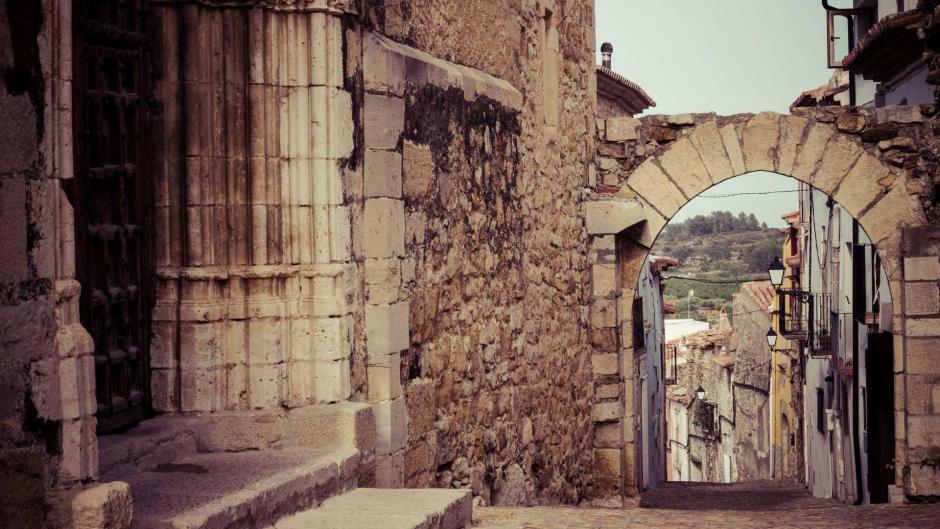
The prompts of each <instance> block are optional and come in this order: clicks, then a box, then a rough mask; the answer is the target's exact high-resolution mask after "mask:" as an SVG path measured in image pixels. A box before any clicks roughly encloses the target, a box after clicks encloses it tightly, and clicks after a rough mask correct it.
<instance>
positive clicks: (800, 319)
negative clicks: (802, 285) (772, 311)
mask: <svg viewBox="0 0 940 529" xmlns="http://www.w3.org/2000/svg"><path fill="white" fill-rule="evenodd" d="M800 294H802V291H800V290H798V289H786V288H782V289H779V290H778V291H777V303H778V306H777V318H778V320H777V322H778V327H779V331H780V335H781V336H783V337H784V338H786V339H787V340H805V339H806V338H807V337H808V336H809V321H808V319H807V310H806V308H805V305H804V303H803V302H802V301H801V300H800V298H801V296H800Z"/></svg>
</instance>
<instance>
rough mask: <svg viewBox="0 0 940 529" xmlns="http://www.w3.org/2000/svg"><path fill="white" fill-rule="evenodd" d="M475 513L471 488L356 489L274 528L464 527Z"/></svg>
mask: <svg viewBox="0 0 940 529" xmlns="http://www.w3.org/2000/svg"><path fill="white" fill-rule="evenodd" d="M416 504H417V505H416ZM472 515H473V495H472V493H471V491H470V490H469V489H373V488H357V489H355V490H352V491H348V492H346V493H344V494H342V495H339V496H336V497H334V498H331V499H330V500H327V501H325V502H323V504H322V505H321V506H320V507H318V508H315V509H308V510H305V511H303V512H300V513H297V514H294V515H292V516H288V517H285V518H282V519H280V520H278V521H277V523H276V524H274V525H272V526H271V527H276V528H277V529H312V528H314V527H317V528H323V529H334V528H339V527H344V528H345V527H350V528H352V527H355V528H356V529H388V528H390V527H394V528H395V529H406V528H407V529H465V528H469V527H470V526H471V521H472ZM396 522H397V523H396Z"/></svg>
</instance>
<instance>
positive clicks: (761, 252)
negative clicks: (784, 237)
mask: <svg viewBox="0 0 940 529" xmlns="http://www.w3.org/2000/svg"><path fill="white" fill-rule="evenodd" d="M781 251H782V250H781V248H780V240H779V239H778V238H777V237H774V238H770V239H764V240H762V241H759V242H756V243H754V244H752V245H750V246H748V247H747V248H745V249H744V251H743V252H741V259H742V260H743V261H744V262H745V263H746V264H747V266H748V269H749V270H750V271H751V272H764V271H766V270H767V265H768V264H769V263H770V262H771V261H773V259H774V257H779V256H780V253H781Z"/></svg>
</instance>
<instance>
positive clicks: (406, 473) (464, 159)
mask: <svg viewBox="0 0 940 529" xmlns="http://www.w3.org/2000/svg"><path fill="white" fill-rule="evenodd" d="M364 20H365V25H366V26H367V27H371V28H373V29H375V30H378V31H381V32H382V33H383V34H384V36H383V37H375V38H376V39H377V40H376V41H371V40H370V38H372V37H369V36H368V35H366V36H365V37H364V41H365V54H364V61H363V71H364V74H365V75H364V77H365V108H366V118H365V130H366V151H365V152H366V164H365V165H366V168H365V177H364V180H365V182H366V185H367V187H368V184H369V182H370V180H371V179H372V178H373V175H375V176H378V177H379V178H380V179H381V182H391V183H392V184H391V185H390V186H385V184H382V185H378V184H377V188H376V189H377V190H373V191H367V192H365V194H364V203H365V209H366V214H364V215H363V218H362V220H363V223H364V224H363V226H364V228H363V230H364V237H366V241H368V237H370V236H371V233H372V232H371V231H370V228H369V227H368V226H369V223H370V222H371V221H370V219H369V218H368V209H369V208H370V203H371V204H373V205H374V206H378V205H379V204H383V206H382V207H387V208H389V215H388V216H387V218H389V219H392V220H391V221H390V223H391V225H392V226H394V227H392V228H388V231H391V232H394V233H393V235H394V240H395V241H396V244H398V243H397V241H399V240H400V241H401V243H400V244H401V245H400V246H396V247H395V248H394V250H393V251H392V252H391V253H390V254H388V255H382V256H375V258H374V259H373V257H372V256H369V255H366V256H365V263H366V278H365V289H366V291H367V293H366V295H365V299H366V311H367V313H366V327H367V333H366V334H367V344H366V350H367V351H368V354H367V359H366V363H367V369H368V370H369V373H368V377H367V378H368V388H369V390H368V398H369V399H370V400H374V401H375V402H376V404H375V405H376V406H383V407H384V406H388V407H389V408H390V417H391V419H390V421H389V425H390V427H389V440H390V444H389V445H388V446H386V447H385V453H380V454H379V456H378V461H379V474H380V475H381V474H383V468H384V469H385V470H387V472H385V473H384V474H385V475H386V476H387V477H388V478H389V480H390V481H389V483H397V482H399V481H402V482H404V483H405V484H406V485H408V486H429V485H434V486H471V487H472V488H473V490H474V493H475V494H476V495H478V496H479V497H481V498H482V499H483V501H486V502H488V503H496V504H526V503H532V502H554V501H568V502H574V501H577V500H579V499H580V498H583V497H585V496H586V495H587V494H588V493H589V492H590V490H591V475H592V472H591V466H592V460H591V450H590V447H591V437H590V434H591V431H592V429H591V422H590V421H591V408H590V404H591V397H592V395H591V389H592V388H591V386H590V384H589V383H588V382H589V379H590V373H591V363H590V356H589V348H588V346H587V334H586V322H587V311H586V306H585V304H586V300H585V292H586V288H587V276H586V274H585V272H584V271H585V267H586V266H585V264H586V261H585V254H586V249H585V246H584V236H583V221H582V219H581V215H580V211H579V195H580V189H581V186H582V185H583V183H584V178H585V175H586V169H585V168H586V166H587V161H588V160H589V158H590V156H591V150H590V149H591V148H592V146H591V135H590V132H591V129H590V127H593V118H591V120H585V115H586V114H591V115H592V114H593V110H592V108H593V98H592V96H591V94H592V93H593V90H592V87H593V84H592V83H593V56H592V55H591V50H592V48H593V10H592V8H591V6H590V5H572V4H570V3H565V4H561V3H559V4H557V5H556V4H555V3H554V2H535V1H533V2H523V3H521V4H518V3H508V2H498V3H492V2H482V1H480V2H469V3H462V4H454V3H452V2H441V1H428V2H415V1H412V2H367V3H366V11H365V14H364ZM484 26H485V27H490V28H492V31H502V33H501V42H502V43H503V44H501V48H502V49H504V50H506V51H505V53H493V48H492V41H491V40H490V39H488V38H482V37H481V35H480V33H479V28H480V27H484ZM376 46H378V48H379V49H380V50H381V51H380V53H373V51H371V50H372V49H373V47H376ZM444 59H446V60H444ZM552 73H553V74H554V77H552ZM370 101H371V102H372V103H370ZM370 104H377V105H378V104H382V105H393V106H394V107H395V108H399V109H401V110H400V112H401V121H398V122H396V123H395V125H394V127H393V129H392V130H393V131H395V130H397V131H400V137H399V135H396V134H394V133H393V134H392V136H394V137H389V138H388V141H387V142H386V143H384V144H383V145H379V144H375V145H370V144H369V126H370V120H369V105H370ZM553 105H554V106H553ZM552 109H554V114H553V112H552ZM396 112H398V110H396ZM396 119H397V118H396ZM370 156H374V157H376V159H377V163H376V166H375V167H376V169H370V163H369V157H370ZM379 157H382V158H383V159H384V160H386V161H381V160H378V158H379ZM399 164H400V165H399ZM378 167H383V169H382V171H381V175H380V171H379V169H378ZM398 167H401V171H400V172H399V170H398ZM386 169H387V170H386ZM399 181H400V183H399ZM379 188H381V189H379ZM402 218H403V219H404V222H403V223H402V224H401V225H399V224H398V223H399V222H400V221H401V219H402ZM357 222H358V221H357V217H356V215H355V214H354V216H353V231H354V233H356V230H357V228H356V226H357ZM399 237H400V238H399ZM355 238H356V237H355V236H354V239H355ZM355 244H356V243H355V242H354V247H355ZM368 247H369V244H368V242H367V243H366V244H365V245H364V246H363V248H364V249H367V248H368ZM371 267H374V268H371ZM370 269H373V270H374V274H372V273H371V272H370ZM388 284H391V285H393V287H392V288H391V289H390V290H387V289H385V287H384V286H383V285H388ZM373 306H374V308H373ZM370 311H382V312H385V311H401V314H397V313H396V314H395V315H392V316H390V321H393V322H396V323H395V324H393V327H394V328H398V325H400V323H401V322H402V321H404V322H407V325H408V327H407V330H408V333H407V334H406V335H405V336H401V338H402V339H403V340H404V343H403V342H401V341H396V342H395V344H394V346H393V347H391V348H390V349H388V350H379V351H375V353H376V355H373V352H372V351H371V350H370V348H371V343H372V336H371V334H370V331H369V313H370ZM405 311H407V312H405ZM396 360H398V361H399V362H400V373H395V374H394V375H392V374H391V373H389V372H388V371H386V367H385V366H386V365H388V366H392V365H394V364H395V361H396ZM356 371H357V368H356V366H355V363H354V365H353V372H354V373H355V372H356ZM389 377H391V378H392V379H394V380H392V381H391V387H392V391H391V392H390V393H387V394H382V392H383V391H384V388H385V387H386V385H387V384H388V382H386V381H387V380H389ZM377 381H378V382H377ZM396 382H397V383H400V384H401V388H400V389H399V387H397V386H396ZM376 383H379V384H381V385H382V390H376V391H375V392H373V385H374V384H376ZM398 395H403V396H404V399H403V402H404V406H402V405H401V404H400V403H399V397H398ZM377 417H381V413H377ZM378 422H379V428H380V430H381V428H382V424H381V419H379V421H378ZM400 422H404V423H405V424H407V428H406V429H402V430H401V431H398V430H397V429H396V428H395V427H393V426H391V425H393V424H397V423H400ZM380 437H381V433H380ZM381 450H382V448H381V443H380V451H381ZM381 479H383V478H380V481H381Z"/></svg>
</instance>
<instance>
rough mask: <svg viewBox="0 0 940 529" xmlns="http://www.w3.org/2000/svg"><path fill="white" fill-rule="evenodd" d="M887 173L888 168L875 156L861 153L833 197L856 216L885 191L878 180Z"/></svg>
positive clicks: (888, 171) (888, 172)
mask: <svg viewBox="0 0 940 529" xmlns="http://www.w3.org/2000/svg"><path fill="white" fill-rule="evenodd" d="M889 174H890V170H889V169H888V168H887V167H886V166H885V165H884V164H882V163H881V162H880V161H879V160H878V159H877V158H875V157H874V156H871V155H869V154H862V155H861V157H860V158H859V159H858V161H857V162H855V165H854V166H853V167H852V169H851V170H850V171H849V174H847V175H846V176H845V180H844V181H845V182H846V185H842V186H839V190H838V191H837V192H836V194H835V195H834V196H833V198H835V200H836V202H838V203H839V205H841V206H842V207H844V208H845V210H846V211H848V212H849V213H850V214H852V216H854V217H855V218H858V217H859V215H860V214H861V213H862V211H864V210H865V208H867V207H868V206H869V205H870V204H871V203H872V202H874V201H875V199H877V198H878V197H879V196H881V194H882V193H883V192H884V191H885V188H884V187H882V186H881V184H879V183H878V182H879V181H880V180H882V179H883V178H885V177H887V176H888V175H889Z"/></svg>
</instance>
